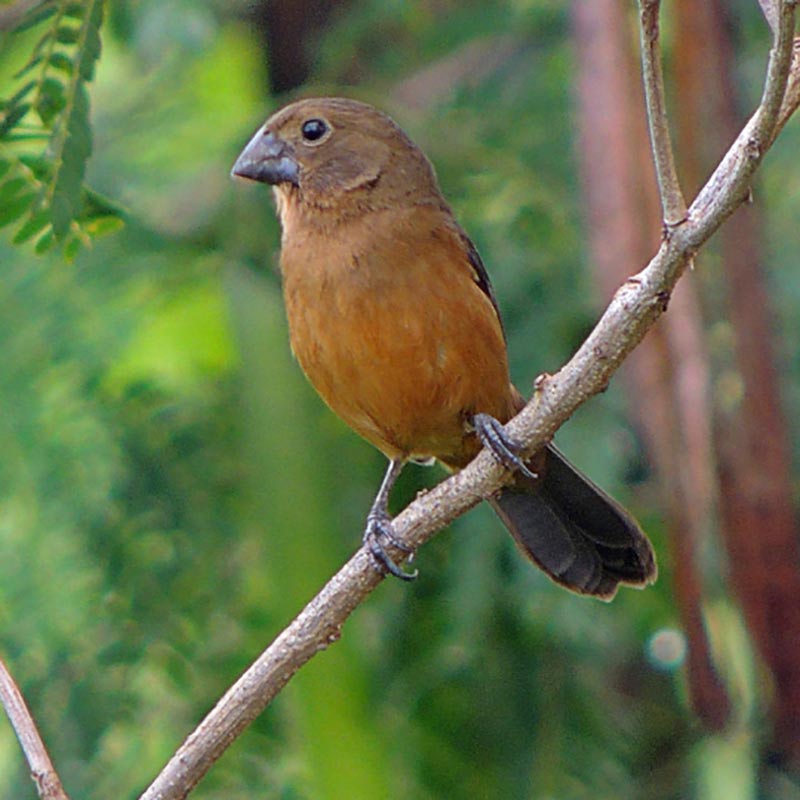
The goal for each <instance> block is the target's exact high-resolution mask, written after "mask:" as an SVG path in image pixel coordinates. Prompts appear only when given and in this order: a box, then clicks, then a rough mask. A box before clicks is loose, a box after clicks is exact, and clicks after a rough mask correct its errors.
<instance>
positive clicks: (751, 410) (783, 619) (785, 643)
mask: <svg viewBox="0 0 800 800" xmlns="http://www.w3.org/2000/svg"><path fill="white" fill-rule="evenodd" d="M726 8H727V6H726V5H725V4H723V3H721V2H720V0H712V1H711V2H709V3H695V2H692V0H679V1H678V2H677V3H676V5H675V12H676V42H675V45H676V50H675V59H674V61H675V64H676V79H677V83H678V87H677V96H678V99H679V105H678V109H679V111H680V115H679V119H678V121H679V126H678V131H679V141H680V147H679V153H680V155H681V160H682V165H681V166H682V173H683V178H684V185H685V186H686V188H687V190H689V191H690V192H691V191H693V190H694V189H695V188H696V187H697V186H698V185H699V183H700V180H701V179H702V178H703V176H704V175H705V174H706V172H707V171H708V170H709V169H710V168H711V167H712V166H713V164H714V163H715V161H714V160H715V159H716V158H717V157H718V155H719V153H721V152H723V151H724V149H725V148H726V147H727V146H728V144H729V143H730V141H731V140H732V139H733V137H734V136H735V135H736V132H737V131H738V127H739V126H740V124H741V122H742V121H743V117H742V115H740V114H739V113H738V110H737V107H736V96H737V87H736V85H735V83H734V80H733V75H734V72H735V64H734V58H733V43H732V41H731V25H730V22H731V20H730V19H728V14H727V11H726ZM761 229H762V225H761V219H760V215H759V213H758V210H757V208H756V207H755V206H749V207H744V208H741V209H740V210H739V211H737V212H736V215H735V217H734V219H733V220H732V221H731V223H730V224H728V225H726V226H725V227H723V229H722V231H721V232H720V240H719V244H720V252H721V260H722V266H721V269H720V272H719V275H715V276H714V280H713V282H712V283H711V284H710V285H709V290H708V293H707V297H706V302H705V306H706V308H707V309H708V312H709V314H711V315H712V320H711V321H712V322H718V321H719V320H720V318H724V319H725V320H728V321H729V330H730V337H731V341H732V346H731V349H730V352H728V353H727V354H725V355H724V356H723V363H722V364H720V374H721V375H723V376H725V379H724V380H721V381H720V385H721V387H723V388H722V389H721V390H720V391H719V392H717V393H716V394H717V402H716V404H715V409H714V412H715V415H714V441H715V445H716V452H717V466H718V476H719V491H720V521H721V526H722V532H723V535H724V538H725V542H726V544H727V549H728V552H729V556H730V575H731V581H732V583H733V586H734V589H735V591H736V593H737V596H738V598H739V601H740V603H741V605H742V609H743V611H744V615H745V618H746V620H747V624H748V628H749V631H750V635H751V636H752V638H753V641H754V643H755V646H756V648H757V649H758V651H759V653H760V655H761V657H762V658H763V659H764V661H765V662H766V663H767V665H768V667H769V669H770V671H771V672H772V677H773V681H774V691H773V698H772V720H773V747H774V750H775V751H776V752H777V753H778V754H780V755H782V756H788V757H789V758H790V759H791V760H792V761H794V762H795V765H798V764H800V553H799V552H798V544H797V535H798V531H797V525H796V522H795V514H794V509H793V504H792V490H791V464H790V453H789V445H788V443H789V441H790V439H789V431H788V429H787V426H786V421H785V417H784V414H783V409H782V406H781V399H780V386H779V383H780V382H779V374H778V368H777V366H776V360H775V347H774V344H773V337H774V331H773V324H772V322H773V319H774V315H773V312H772V309H771V303H770V297H769V293H768V290H767V288H766V282H765V276H764V270H763V267H762V257H761V252H760V251H761ZM704 274H705V271H704ZM725 387H727V388H725Z"/></svg>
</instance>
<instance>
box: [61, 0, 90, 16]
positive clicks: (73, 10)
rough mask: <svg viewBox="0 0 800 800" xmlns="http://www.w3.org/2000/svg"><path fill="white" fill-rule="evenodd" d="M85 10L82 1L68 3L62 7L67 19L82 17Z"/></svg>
mask: <svg viewBox="0 0 800 800" xmlns="http://www.w3.org/2000/svg"><path fill="white" fill-rule="evenodd" d="M85 11H86V9H85V7H84V5H83V3H69V4H68V5H67V6H66V8H65V9H64V16H65V17H68V18H69V19H83V15H84V13H85Z"/></svg>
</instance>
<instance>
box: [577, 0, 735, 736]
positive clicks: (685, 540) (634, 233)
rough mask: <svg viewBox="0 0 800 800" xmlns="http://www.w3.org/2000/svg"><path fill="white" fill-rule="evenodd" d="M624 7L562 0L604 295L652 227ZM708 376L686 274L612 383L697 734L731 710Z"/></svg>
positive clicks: (654, 219)
mask: <svg viewBox="0 0 800 800" xmlns="http://www.w3.org/2000/svg"><path fill="white" fill-rule="evenodd" d="M627 8H628V4H627V3H623V2H622V0H594V2H592V3H586V2H580V1H579V2H575V3H574V4H573V21H574V33H575V43H576V50H577V59H578V106H579V112H580V128H581V138H580V154H579V155H580V162H581V166H582V172H583V183H584V189H585V204H586V215H587V222H588V236H589V256H590V260H591V263H592V265H593V268H594V270H595V273H596V276H597V282H598V285H599V286H600V288H601V290H602V292H603V294H604V296H605V297H610V296H611V295H612V294H613V292H614V291H615V290H616V289H617V287H618V286H619V285H620V284H621V283H622V282H624V281H625V280H626V278H628V277H629V276H630V275H631V274H633V273H634V272H636V271H638V270H639V269H640V268H641V267H642V266H644V264H645V263H646V261H647V260H648V258H649V257H650V256H651V255H652V253H653V252H654V251H655V249H656V248H657V246H658V243H659V237H660V231H661V214H660V208H659V202H658V196H657V192H656V188H655V180H654V176H653V168H652V165H651V161H650V151H649V142H648V137H647V131H646V127H645V118H644V100H643V93H642V88H641V79H640V77H639V68H638V64H637V61H636V57H635V53H636V43H635V40H634V39H633V37H632V30H633V28H632V26H631V25H630V19H629V18H628V16H627V13H626V9H627ZM707 374H708V369H707V360H706V356H705V349H704V346H703V337H702V326H701V321H700V315H699V307H698V302H697V298H696V295H695V284H694V281H693V280H692V279H691V278H690V279H689V280H684V281H682V282H681V283H680V284H679V285H678V288H677V289H676V291H675V293H674V295H673V297H672V299H671V303H670V311H669V314H667V315H666V316H665V318H664V319H663V320H662V321H660V322H659V324H658V325H657V326H656V328H655V329H654V330H653V331H651V332H650V333H649V334H648V336H647V338H646V339H645V341H644V342H643V343H642V345H641V346H640V347H639V348H638V350H637V351H635V352H634V353H633V354H632V356H631V358H630V359H629V360H628V363H627V364H626V367H625V368H624V378H623V379H624V380H626V381H627V382H628V384H629V386H630V387H631V389H632V392H631V394H632V396H634V397H636V402H635V404H633V407H632V408H631V411H632V413H633V414H634V415H635V418H636V421H637V424H638V426H639V429H640V430H641V431H642V433H643V436H644V439H645V443H646V447H647V451H648V454H649V457H650V460H651V462H652V463H653V465H654V467H655V471H656V473H657V475H658V479H659V482H660V485H661V487H662V490H663V497H664V502H665V515H666V518H667V522H668V529H669V532H670V544H671V556H672V559H673V568H674V575H675V594H676V599H677V602H678V607H679V611H680V614H681V618H682V622H683V626H684V630H685V632H686V636H687V640H688V661H687V677H688V684H689V693H690V698H691V702H692V706H693V708H694V710H695V712H696V713H697V715H698V716H699V718H700V719H701V720H702V721H703V724H704V725H705V726H706V727H708V728H710V729H720V728H722V727H723V726H724V725H725V723H726V721H727V719H728V716H729V711H730V703H729V701H728V697H727V694H726V692H725V689H724V687H723V684H722V682H721V680H720V679H719V676H718V675H717V672H716V670H715V667H714V664H713V661H712V658H711V651H710V647H709V642H708V637H707V634H706V630H705V625H704V621H703V617H702V610H701V597H702V590H701V582H700V576H699V575H698V572H697V570H696V566H695V565H696V563H697V562H696V558H695V552H696V549H697V546H698V544H699V542H700V541H701V540H702V539H703V538H704V537H705V536H706V535H707V532H708V528H709V524H708V522H709V520H710V519H711V517H712V510H713V508H712V506H713V465H712V463H711V458H710V453H711V432H710V426H709V413H708V408H709V404H708V397H707V386H708V379H707ZM662 560H663V558H662Z"/></svg>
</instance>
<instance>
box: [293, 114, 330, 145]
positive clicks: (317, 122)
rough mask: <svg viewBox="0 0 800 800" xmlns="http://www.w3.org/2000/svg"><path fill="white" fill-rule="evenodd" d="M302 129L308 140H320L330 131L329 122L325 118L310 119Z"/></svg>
mask: <svg viewBox="0 0 800 800" xmlns="http://www.w3.org/2000/svg"><path fill="white" fill-rule="evenodd" d="M300 131H301V132H302V134H303V138H304V139H305V140H306V141H307V142H318V141H319V140H320V139H321V138H322V137H323V136H324V135H325V134H326V133H327V132H328V124H327V123H326V122H325V120H323V119H309V120H306V121H305V122H304V123H303V127H302V128H301V129H300Z"/></svg>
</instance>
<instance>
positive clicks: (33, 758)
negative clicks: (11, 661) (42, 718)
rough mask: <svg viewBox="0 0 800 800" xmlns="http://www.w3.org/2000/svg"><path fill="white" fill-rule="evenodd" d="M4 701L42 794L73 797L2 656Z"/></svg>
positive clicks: (49, 799)
mask: <svg viewBox="0 0 800 800" xmlns="http://www.w3.org/2000/svg"><path fill="white" fill-rule="evenodd" d="M0 703H2V704H3V708H4V709H5V711H6V714H8V718H9V719H10V720H11V724H12V725H13V726H14V731H15V733H16V734H17V739H19V743H20V746H21V747H22V751H23V753H25V758H26V759H27V760H28V766H29V767H30V771H31V778H33V782H34V783H35V784H36V789H37V791H38V792H39V797H41V798H42V800H69V797H68V796H67V793H66V792H65V791H64V787H63V786H62V785H61V780H60V779H59V777H58V773H57V772H56V771H55V768H54V767H53V762H52V761H50V756H49V755H48V754H47V748H46V747H45V746H44V742H43V741H42V738H41V736H39V731H38V730H37V728H36V723H35V722H34V721H33V717H32V716H31V712H30V711H29V710H28V706H27V704H26V703H25V698H24V697H23V696H22V692H21V691H20V690H19V687H18V686H17V684H16V682H15V681H14V678H12V677H11V673H10V672H9V671H8V669H7V667H6V665H5V663H4V662H3V660H2V659H0Z"/></svg>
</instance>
